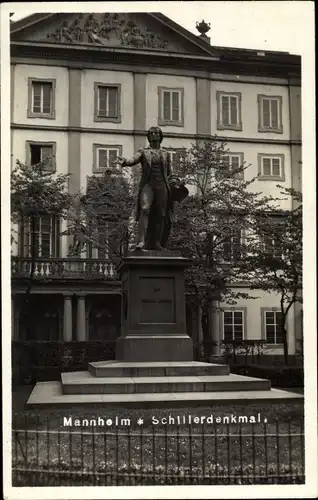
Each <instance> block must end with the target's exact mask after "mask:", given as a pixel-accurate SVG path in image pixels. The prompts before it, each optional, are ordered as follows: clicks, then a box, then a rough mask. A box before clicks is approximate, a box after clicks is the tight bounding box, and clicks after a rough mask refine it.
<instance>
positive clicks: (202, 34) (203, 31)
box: [195, 19, 211, 43]
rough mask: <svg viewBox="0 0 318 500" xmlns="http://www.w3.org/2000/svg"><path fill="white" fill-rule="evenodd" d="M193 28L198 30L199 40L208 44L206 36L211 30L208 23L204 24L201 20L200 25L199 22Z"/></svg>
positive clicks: (208, 39)
mask: <svg viewBox="0 0 318 500" xmlns="http://www.w3.org/2000/svg"><path fill="white" fill-rule="evenodd" d="M195 27H196V29H197V30H198V32H199V33H200V38H202V40H205V41H206V42H208V43H209V42H210V37H208V36H207V32H208V31H210V29H211V25H210V23H206V22H205V21H204V20H203V19H202V21H201V22H200V23H199V22H197V23H196V25H195Z"/></svg>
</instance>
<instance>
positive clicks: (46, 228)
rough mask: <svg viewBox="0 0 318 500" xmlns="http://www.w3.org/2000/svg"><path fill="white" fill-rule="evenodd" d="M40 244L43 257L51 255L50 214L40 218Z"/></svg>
mask: <svg viewBox="0 0 318 500" xmlns="http://www.w3.org/2000/svg"><path fill="white" fill-rule="evenodd" d="M39 222H40V234H39V237H40V242H39V243H40V246H41V249H40V251H41V257H46V258H47V257H50V256H51V238H52V226H51V223H52V220H51V217H50V216H43V217H41V219H40V221H39Z"/></svg>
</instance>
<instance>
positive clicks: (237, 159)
mask: <svg viewBox="0 0 318 500" xmlns="http://www.w3.org/2000/svg"><path fill="white" fill-rule="evenodd" d="M243 163H244V155H243V153H229V154H226V155H224V156H223V165H224V167H225V169H226V170H227V171H229V173H233V174H234V177H235V178H237V179H244V170H242V169H241V167H242V166H243Z"/></svg>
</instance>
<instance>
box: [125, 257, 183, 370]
mask: <svg viewBox="0 0 318 500" xmlns="http://www.w3.org/2000/svg"><path fill="white" fill-rule="evenodd" d="M189 265H190V260H189V259H185V258H183V257H181V255H180V254H179V253H178V252H169V251H165V250H164V251H155V250H149V251H135V252H132V253H131V254H129V255H128V256H127V257H126V258H124V259H123V260H122V262H121V263H120V265H119V267H118V272H119V273H120V276H121V281H122V285H123V296H122V311H121V336H120V337H119V338H118V339H117V344H116V360H120V361H192V360H193V344H192V339H191V338H190V337H189V335H187V333H186V313H185V285H184V270H185V268H186V267H187V266H189Z"/></svg>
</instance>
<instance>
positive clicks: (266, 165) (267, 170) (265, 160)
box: [263, 158, 271, 175]
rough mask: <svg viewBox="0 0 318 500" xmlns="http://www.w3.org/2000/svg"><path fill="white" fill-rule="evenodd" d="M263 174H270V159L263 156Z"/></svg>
mask: <svg viewBox="0 0 318 500" xmlns="http://www.w3.org/2000/svg"><path fill="white" fill-rule="evenodd" d="M263 175H271V160H270V158H263Z"/></svg>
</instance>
